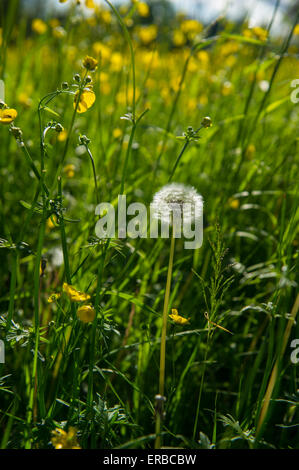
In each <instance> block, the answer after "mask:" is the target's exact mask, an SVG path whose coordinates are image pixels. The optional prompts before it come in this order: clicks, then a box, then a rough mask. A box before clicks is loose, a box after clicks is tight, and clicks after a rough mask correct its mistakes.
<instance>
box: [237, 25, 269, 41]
mask: <svg viewBox="0 0 299 470" xmlns="http://www.w3.org/2000/svg"><path fill="white" fill-rule="evenodd" d="M243 36H245V37H247V38H256V39H259V40H260V41H266V39H267V37H268V31H267V30H266V29H264V28H261V27H260V26H255V27H254V28H251V29H245V30H244V31H243Z"/></svg>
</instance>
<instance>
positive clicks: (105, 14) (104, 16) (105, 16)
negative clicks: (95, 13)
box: [101, 8, 112, 24]
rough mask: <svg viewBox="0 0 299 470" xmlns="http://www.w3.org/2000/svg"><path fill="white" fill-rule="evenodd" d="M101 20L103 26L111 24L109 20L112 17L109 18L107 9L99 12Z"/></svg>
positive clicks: (109, 14)
mask: <svg viewBox="0 0 299 470" xmlns="http://www.w3.org/2000/svg"><path fill="white" fill-rule="evenodd" d="M101 20H102V21H103V23H105V24H110V23H111V20H112V16H111V13H110V11H109V10H107V8H105V9H103V10H102V11H101Z"/></svg>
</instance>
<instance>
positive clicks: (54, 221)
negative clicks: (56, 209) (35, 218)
mask: <svg viewBox="0 0 299 470" xmlns="http://www.w3.org/2000/svg"><path fill="white" fill-rule="evenodd" d="M57 225H58V222H57V217H56V215H54V214H53V215H51V217H49V218H48V219H47V224H46V228H47V231H49V230H52V228H55V227H57Z"/></svg>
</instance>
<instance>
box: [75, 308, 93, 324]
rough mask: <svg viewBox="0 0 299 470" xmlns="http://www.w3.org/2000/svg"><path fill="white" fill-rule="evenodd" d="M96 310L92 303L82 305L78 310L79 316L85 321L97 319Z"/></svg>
mask: <svg viewBox="0 0 299 470" xmlns="http://www.w3.org/2000/svg"><path fill="white" fill-rule="evenodd" d="M95 316H96V311H95V309H94V308H93V306H92V305H82V307H80V308H78V310H77V317H78V318H79V320H81V321H82V322H83V323H89V322H91V321H93V320H94V319H95Z"/></svg>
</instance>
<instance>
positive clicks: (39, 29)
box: [31, 18, 48, 34]
mask: <svg viewBox="0 0 299 470" xmlns="http://www.w3.org/2000/svg"><path fill="white" fill-rule="evenodd" d="M31 27H32V31H34V32H35V33H37V34H44V33H45V32H46V31H47V29H48V26H47V25H46V23H45V22H44V21H43V20H41V19H40V18H35V19H34V20H33V21H32V24H31Z"/></svg>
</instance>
